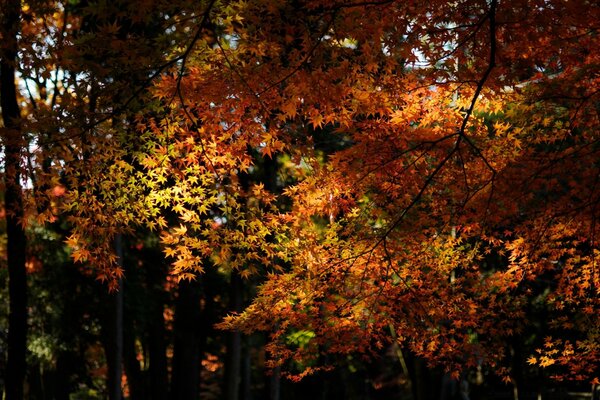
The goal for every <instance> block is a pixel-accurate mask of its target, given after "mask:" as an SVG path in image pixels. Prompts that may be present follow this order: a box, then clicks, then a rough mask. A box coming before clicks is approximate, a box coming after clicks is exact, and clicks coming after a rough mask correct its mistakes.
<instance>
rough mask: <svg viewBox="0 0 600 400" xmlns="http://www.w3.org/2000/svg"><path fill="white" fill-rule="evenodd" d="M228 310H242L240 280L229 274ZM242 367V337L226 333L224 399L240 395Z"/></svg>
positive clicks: (229, 399) (234, 333)
mask: <svg viewBox="0 0 600 400" xmlns="http://www.w3.org/2000/svg"><path fill="white" fill-rule="evenodd" d="M230 290H231V292H230V297H229V303H230V304H229V309H230V310H232V311H240V310H241V309H242V278H241V277H240V275H239V274H238V273H236V272H235V271H233V272H232V273H231V288H230ZM241 367H242V335H241V333H240V332H239V331H232V332H229V333H228V338H227V356H226V359H225V382H224V383H225V388H224V389H225V390H224V393H225V397H224V398H225V399H226V400H238V399H239V395H240V383H241V376H240V373H241Z"/></svg>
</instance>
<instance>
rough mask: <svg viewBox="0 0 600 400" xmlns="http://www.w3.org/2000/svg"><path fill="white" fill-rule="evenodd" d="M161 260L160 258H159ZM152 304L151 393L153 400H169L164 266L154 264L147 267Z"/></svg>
mask: <svg viewBox="0 0 600 400" xmlns="http://www.w3.org/2000/svg"><path fill="white" fill-rule="evenodd" d="M159 259H160V258H159ZM146 270H147V271H146V272H147V274H148V275H147V280H148V287H149V288H150V289H149V297H150V299H152V301H151V302H150V305H149V306H150V310H149V317H150V318H149V319H150V320H149V322H148V356H149V358H150V365H149V367H148V379H149V381H150V382H149V385H148V389H149V391H150V392H149V393H148V398H149V399H152V400H167V398H168V395H169V386H168V383H169V377H168V370H167V339H166V337H167V332H166V328H165V317H164V304H165V302H166V293H165V291H164V289H163V285H164V281H165V271H164V266H163V265H161V264H160V263H152V264H149V265H147V266H146Z"/></svg>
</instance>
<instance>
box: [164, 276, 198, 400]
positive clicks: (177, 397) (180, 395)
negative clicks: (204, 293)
mask: <svg viewBox="0 0 600 400" xmlns="http://www.w3.org/2000/svg"><path fill="white" fill-rule="evenodd" d="M200 321H201V313H200V287H199V282H198V280H196V281H181V282H179V293H178V297H177V300H176V301H175V321H174V326H173V331H174V332H173V333H174V336H175V338H174V343H173V376H172V379H171V399H173V400H195V399H197V398H198V388H199V385H200V360H201V358H200V337H199V336H200V335H199V333H200V332H199V328H200V326H199V325H200Z"/></svg>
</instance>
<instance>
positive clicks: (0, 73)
mask: <svg viewBox="0 0 600 400" xmlns="http://www.w3.org/2000/svg"><path fill="white" fill-rule="evenodd" d="M0 9H1V10H2V14H1V15H2V16H3V20H2V21H1V24H2V25H1V27H0V29H1V32H2V37H3V39H2V41H3V44H2V47H3V49H4V51H3V52H2V53H1V54H0V88H1V89H0V90H1V91H0V106H1V107H2V120H3V122H4V128H3V129H2V135H1V136H2V141H3V144H4V152H5V154H4V155H5V164H4V169H5V174H4V185H5V194H4V199H5V209H6V234H7V259H8V260H7V263H8V292H9V297H10V302H9V315H8V340H7V347H8V349H7V353H8V354H7V356H8V360H7V365H6V377H5V382H6V399H7V400H13V399H15V400H16V399H19V400H20V399H22V398H23V382H24V380H25V368H26V361H25V354H26V338H27V279H26V274H25V248H26V238H25V231H24V229H23V226H22V224H21V222H22V219H23V193H22V188H21V183H20V179H21V152H22V150H23V147H24V140H23V136H22V132H21V124H20V118H21V113H20V110H19V104H18V102H17V89H16V85H15V64H16V62H17V33H18V31H19V21H20V13H21V9H20V2H18V1H12V0H1V1H0Z"/></svg>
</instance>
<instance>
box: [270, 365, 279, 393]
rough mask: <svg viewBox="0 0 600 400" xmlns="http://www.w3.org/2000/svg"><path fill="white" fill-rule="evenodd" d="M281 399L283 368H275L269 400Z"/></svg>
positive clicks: (271, 378) (271, 379)
mask: <svg viewBox="0 0 600 400" xmlns="http://www.w3.org/2000/svg"><path fill="white" fill-rule="evenodd" d="M280 398H281V367H275V368H273V372H272V375H271V377H270V379H269V399H270V400H279V399H280Z"/></svg>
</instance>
